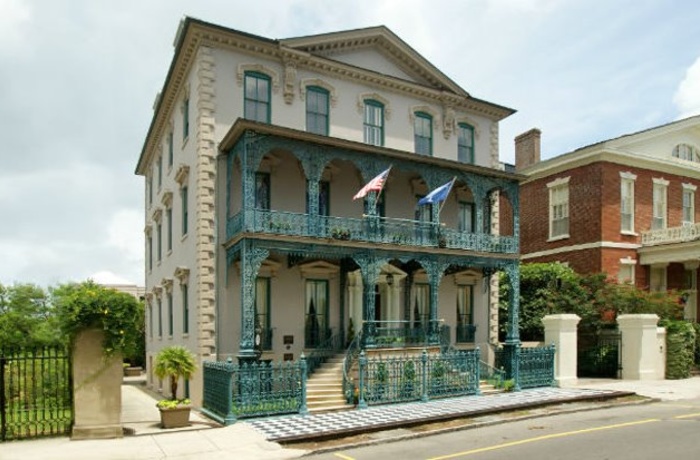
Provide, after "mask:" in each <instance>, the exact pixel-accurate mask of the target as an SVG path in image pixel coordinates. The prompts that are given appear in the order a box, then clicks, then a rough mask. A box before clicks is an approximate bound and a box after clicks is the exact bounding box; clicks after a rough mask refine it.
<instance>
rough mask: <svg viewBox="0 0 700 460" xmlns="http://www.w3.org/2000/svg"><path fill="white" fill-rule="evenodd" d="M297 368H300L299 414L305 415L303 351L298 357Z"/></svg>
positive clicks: (306, 411)
mask: <svg viewBox="0 0 700 460" xmlns="http://www.w3.org/2000/svg"><path fill="white" fill-rule="evenodd" d="M299 369H300V370H301V405H300V406H299V413H300V414H301V415H306V414H308V413H309V409H308V407H307V406H306V377H307V375H306V357H305V356H304V352H303V351H302V352H301V357H300V358H299Z"/></svg>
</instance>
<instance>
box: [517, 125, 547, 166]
mask: <svg viewBox="0 0 700 460" xmlns="http://www.w3.org/2000/svg"><path fill="white" fill-rule="evenodd" d="M541 136H542V131H540V130H539V129H537V128H532V129H531V130H530V131H526V132H524V133H522V134H521V135H519V136H516V138H515V170H516V171H522V170H523V169H525V168H527V167H528V166H532V165H534V164H535V163H539V161H540V137H541Z"/></svg>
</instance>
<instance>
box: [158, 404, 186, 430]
mask: <svg viewBox="0 0 700 460" xmlns="http://www.w3.org/2000/svg"><path fill="white" fill-rule="evenodd" d="M158 410H160V426H161V427H162V428H182V427H185V426H188V425H189V424H190V406H189V405H182V406H178V407H174V408H172V409H163V408H158Z"/></svg>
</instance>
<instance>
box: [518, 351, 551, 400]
mask: <svg viewBox="0 0 700 460" xmlns="http://www.w3.org/2000/svg"><path fill="white" fill-rule="evenodd" d="M554 353H555V347H554V345H553V344H552V345H549V346H546V347H535V348H530V347H527V348H521V349H520V356H519V357H518V363H519V367H518V377H519V382H518V383H519V384H520V388H523V389H525V388H537V387H550V386H552V385H553V384H554Z"/></svg>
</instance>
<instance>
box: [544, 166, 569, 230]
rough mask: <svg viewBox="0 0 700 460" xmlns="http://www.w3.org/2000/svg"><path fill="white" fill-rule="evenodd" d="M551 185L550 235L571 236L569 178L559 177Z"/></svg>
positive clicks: (549, 185)
mask: <svg viewBox="0 0 700 460" xmlns="http://www.w3.org/2000/svg"><path fill="white" fill-rule="evenodd" d="M548 187H549V237H550V238H558V237H561V238H564V237H567V236H569V179H568V178H566V179H564V180H561V179H558V180H556V181H554V182H552V183H550V184H548Z"/></svg>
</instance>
